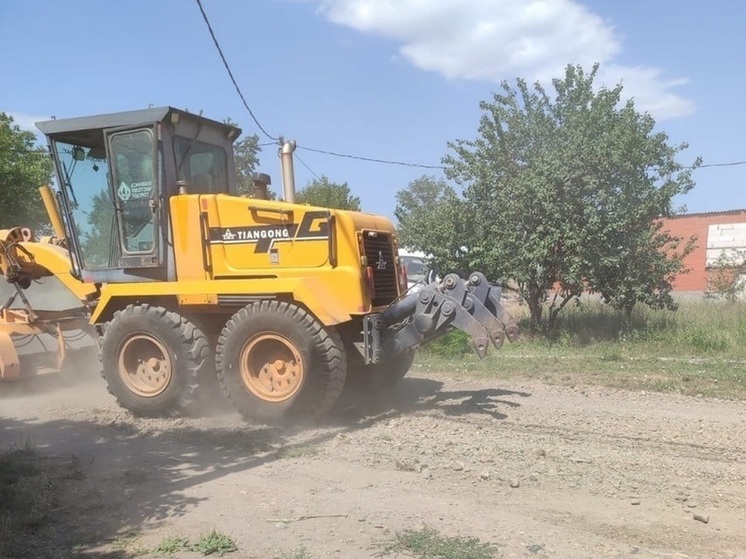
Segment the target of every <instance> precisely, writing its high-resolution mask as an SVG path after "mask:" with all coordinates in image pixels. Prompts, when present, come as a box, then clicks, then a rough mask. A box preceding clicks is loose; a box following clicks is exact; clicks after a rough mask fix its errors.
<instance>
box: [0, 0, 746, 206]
mask: <svg viewBox="0 0 746 559" xmlns="http://www.w3.org/2000/svg"><path fill="white" fill-rule="evenodd" d="M203 6H204V8H205V10H206V12H207V14H208V16H209V18H210V20H211V22H212V25H213V28H214V30H215V32H216V35H217V37H218V40H219V41H220V43H221V45H222V47H223V50H224V52H225V54H226V57H227V59H228V62H229V64H230V65H231V67H232V69H233V72H234V74H235V76H236V79H237V80H238V83H239V85H240V86H241V88H242V90H243V92H244V94H245V96H246V97H247V99H248V101H249V104H250V106H251V108H252V110H253V111H254V113H255V115H256V116H257V118H258V120H259V121H260V123H261V124H262V126H263V127H264V128H265V129H266V130H268V131H269V132H270V134H272V135H284V136H285V137H287V138H294V139H296V140H297V141H298V144H299V145H300V146H301V147H303V146H306V147H311V148H316V149H322V150H329V151H335V152H343V153H348V154H354V155H359V156H363V157H371V158H377V159H386V160H396V161H405V162H412V163H420V164H429V165H439V164H440V160H441V158H442V157H443V155H444V154H446V153H447V145H446V144H447V142H448V141H452V140H455V139H471V138H474V137H475V136H476V133H477V126H478V120H479V116H480V111H479V102H480V101H482V100H489V99H490V97H491V93H492V92H493V91H496V90H497V87H498V84H499V82H500V81H502V80H505V79H507V80H509V81H513V80H514V79H515V78H516V77H518V76H520V77H524V78H526V79H528V80H530V81H534V80H547V79H549V78H551V77H554V76H557V75H561V73H562V70H563V68H564V66H565V65H566V64H567V63H581V64H584V65H587V66H588V67H590V65H591V64H592V63H593V62H595V61H598V62H601V64H602V71H603V76H602V78H603V80H605V81H606V82H607V83H608V85H613V84H615V83H617V82H619V81H621V82H622V83H623V84H624V85H625V92H626V93H628V94H629V95H631V96H632V97H633V98H634V99H635V102H636V103H637V106H638V108H640V109H641V110H647V111H649V112H650V113H651V114H652V115H653V116H654V117H655V118H656V120H657V122H658V127H659V129H661V130H663V131H665V132H667V133H668V134H669V136H670V137H671V140H672V141H673V142H684V141H685V142H688V143H689V145H690V148H689V150H687V151H686V152H684V153H683V154H682V155H681V156H680V160H681V161H682V162H684V163H689V162H691V161H693V160H694V159H695V157H696V156H697V155H701V156H702V157H703V158H704V162H705V164H713V163H729V162H736V161H743V160H746V147H745V146H746V143H745V142H744V139H743V134H744V130H746V110H744V108H743V103H744V97H745V95H744V92H746V72H743V69H742V61H743V60H744V56H745V55H744V54H743V53H746V4H742V3H739V2H733V1H732V0H710V1H709V2H706V3H705V2H702V1H701V0H700V1H693V0H678V1H677V0H657V1H656V2H650V1H647V0H629V1H626V2H609V1H603V0H584V1H579V0H578V1H576V0H545V1H539V0H252V1H250V2H249V1H239V0H203ZM0 46H1V47H2V52H3V56H2V58H0V80H1V81H0V110H2V111H5V112H8V113H11V114H12V115H14V117H15V118H16V120H17V122H18V123H19V124H21V125H22V126H24V127H27V126H32V124H31V123H33V121H34V120H39V119H46V118H48V117H50V116H52V115H54V116H56V117H58V118H64V117H71V116H80V115H86V114H98V113H105V112H116V111H120V110H129V109H138V108H145V107H147V106H148V105H151V104H152V105H155V106H159V105H172V106H175V107H179V108H185V109H189V110H190V111H193V112H198V111H200V110H201V111H203V112H204V114H205V115H206V116H209V117H212V118H215V119H223V118H225V117H228V116H230V117H231V118H233V119H234V120H235V121H237V122H238V123H239V124H240V125H241V127H242V128H243V129H244V132H245V133H254V132H257V133H258V132H259V130H258V129H257V128H256V126H255V124H254V123H253V121H252V120H251V118H250V117H249V115H248V114H247V112H246V111H245V109H244V108H243V106H242V104H241V101H240V99H239V97H238V95H237V94H236V92H235V90H234V89H233V86H232V85H231V83H230V81H229V78H228V76H227V74H226V71H225V69H224V68H223V66H222V63H221V61H220V59H219V57H218V54H217V52H216V50H215V48H214V46H213V44H212V42H211V39H210V36H209V34H208V32H207V29H206V27H205V24H204V22H203V20H202V17H201V15H200V12H199V9H198V7H197V4H196V2H194V1H192V0H159V1H153V0H128V1H127V2H102V1H95V0H88V1H84V0H68V1H66V2H60V1H54V0H47V1H44V0H27V1H25V2H14V1H12V0H0ZM264 140H266V139H265V138H263V141H264ZM297 153H298V155H299V156H300V157H301V159H302V160H303V162H305V163H306V164H307V165H308V167H310V169H311V170H312V171H313V172H314V173H316V174H317V175H322V174H323V175H326V176H328V177H329V178H330V179H331V180H333V181H337V182H347V183H348V184H349V185H350V188H351V189H352V191H353V193H354V194H356V195H358V196H359V197H360V198H361V199H362V204H363V207H364V209H365V210H366V211H370V212H374V213H382V214H385V215H388V216H392V215H393V210H394V205H395V194H396V192H397V191H398V190H400V189H402V188H404V187H406V186H407V185H408V184H409V182H410V181H412V180H414V179H416V178H417V177H419V176H421V175H422V174H433V175H436V176H439V175H440V171H438V170H424V169H421V168H413V167H402V166H392V165H380V164H373V163H367V162H362V161H355V160H351V159H342V158H337V157H330V156H327V155H322V154H317V153H313V152H309V151H304V150H302V149H299V151H298V152H297ZM261 170H262V171H264V172H267V173H269V174H270V175H271V176H272V178H273V180H274V182H275V185H276V187H277V186H278V185H279V183H280V171H279V161H278V159H277V157H276V152H275V148H274V147H273V146H269V147H265V148H264V151H263V153H262V154H261ZM296 173H297V180H298V184H299V186H303V185H305V184H306V183H307V182H308V181H309V180H311V179H312V178H313V174H312V173H311V172H310V171H309V170H308V169H306V168H305V167H304V166H303V164H301V163H299V162H298V163H296ZM695 179H696V182H697V186H696V187H695V189H694V190H693V191H692V192H690V193H689V194H687V195H686V196H685V197H683V198H682V199H680V200H678V203H679V204H684V205H686V207H687V209H688V211H689V212H707V211H719V210H729V209H736V208H746V188H744V182H746V165H742V166H730V167H712V168H703V169H700V170H697V171H696V173H695Z"/></svg>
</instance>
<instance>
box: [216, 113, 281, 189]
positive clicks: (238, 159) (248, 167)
mask: <svg viewBox="0 0 746 559" xmlns="http://www.w3.org/2000/svg"><path fill="white" fill-rule="evenodd" d="M224 122H225V124H230V125H231V126H238V124H237V123H236V122H234V121H233V120H231V119H230V118H226V119H225V120H224ZM260 151H262V148H261V146H260V145H259V136H258V135H256V134H252V135H251V136H244V137H243V138H242V139H240V140H237V141H236V142H235V143H234V144H233V160H234V162H235V166H236V187H237V190H238V193H239V194H252V193H253V192H254V182H253V181H252V177H253V175H254V172H255V171H256V169H257V167H258V165H259V152H260ZM272 194H274V193H272ZM272 197H273V198H274V196H272Z"/></svg>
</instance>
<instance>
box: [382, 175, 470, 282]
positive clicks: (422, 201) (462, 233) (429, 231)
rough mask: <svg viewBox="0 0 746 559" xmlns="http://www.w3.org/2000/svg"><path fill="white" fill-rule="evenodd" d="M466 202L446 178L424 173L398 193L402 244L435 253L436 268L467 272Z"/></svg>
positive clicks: (429, 253) (397, 211) (433, 257)
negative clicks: (464, 213)
mask: <svg viewBox="0 0 746 559" xmlns="http://www.w3.org/2000/svg"><path fill="white" fill-rule="evenodd" d="M464 211H465V202H464V200H463V199H461V198H460V197H459V195H458V194H457V193H456V191H455V190H454V189H453V188H452V187H450V186H449V185H448V184H447V183H446V181H445V180H444V179H442V178H441V179H439V178H435V177H431V176H426V175H425V176H422V177H420V178H418V179H415V180H413V181H412V182H410V183H409V186H408V187H407V188H405V189H404V190H400V191H399V192H397V194H396V209H395V210H394V215H395V216H396V220H397V231H398V233H399V244H400V245H401V246H403V247H406V248H408V249H411V250H420V251H423V252H425V253H427V254H428V255H430V256H431V262H432V265H433V269H436V270H446V271H448V272H456V273H458V274H461V275H466V274H468V273H469V272H470V271H472V270H471V269H470V268H469V264H470V258H473V257H474V254H473V251H469V250H468V249H467V247H466V245H465V239H467V238H468V231H467V230H466V229H467V228H468V227H469V226H470V225H469V221H468V220H467V219H464V215H463V212H464Z"/></svg>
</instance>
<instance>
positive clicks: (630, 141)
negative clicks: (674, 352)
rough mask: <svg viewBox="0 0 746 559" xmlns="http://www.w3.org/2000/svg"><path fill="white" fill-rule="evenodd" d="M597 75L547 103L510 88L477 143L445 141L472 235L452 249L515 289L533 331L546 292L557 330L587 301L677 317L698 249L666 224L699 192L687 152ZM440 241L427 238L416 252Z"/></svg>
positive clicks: (498, 98)
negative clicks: (687, 196)
mask: <svg viewBox="0 0 746 559" xmlns="http://www.w3.org/2000/svg"><path fill="white" fill-rule="evenodd" d="M597 71H598V66H597V65H596V66H594V67H593V69H592V71H591V72H589V73H586V72H585V71H584V70H583V69H582V68H581V67H579V66H573V65H569V66H568V67H567V68H566V71H565V75H564V77H563V78H561V79H555V80H553V82H552V83H553V88H554V92H552V93H551V94H550V93H549V92H547V91H546V90H545V89H544V88H543V87H542V86H541V85H540V84H538V83H536V84H534V85H533V86H529V85H528V84H527V83H526V82H525V81H524V80H521V79H519V80H517V82H516V85H515V87H512V86H511V85H510V84H508V83H507V82H503V84H502V88H501V91H500V92H499V93H496V94H494V96H493V99H492V101H491V102H482V103H481V104H480V107H481V109H482V111H483V116H482V118H481V121H480V125H479V130H478V136H477V138H476V139H474V140H456V141H455V142H452V143H449V147H450V148H451V150H452V153H450V154H448V155H447V156H446V157H445V158H444V163H445V164H446V165H447V169H446V176H447V177H449V178H451V179H453V180H454V181H456V183H457V184H459V185H461V186H462V187H463V188H464V190H463V198H462V199H461V201H460V203H461V206H460V208H461V209H460V210H459V215H460V216H461V217H460V219H461V220H464V221H465V222H466V225H462V226H461V227H457V228H455V229H454V231H453V235H454V237H455V239H458V240H453V241H452V242H451V244H454V243H459V242H460V243H461V244H462V245H463V246H465V247H466V249H467V254H468V263H469V266H470V267H473V268H475V269H480V270H481V271H483V272H484V273H485V274H486V275H487V276H488V278H490V279H491V280H492V281H497V282H500V283H502V284H504V285H507V286H508V287H511V288H513V289H515V290H516V291H517V292H518V293H519V294H520V296H521V297H522V298H523V299H524V300H525V301H526V303H527V304H528V306H529V309H530V311H531V320H532V325H533V326H534V327H538V326H539V325H540V324H541V322H542V314H543V310H544V307H545V305H544V302H545V300H546V299H547V297H548V294H549V293H550V291H552V292H553V295H552V297H551V299H550V303H549V307H548V320H547V325H548V327H549V328H551V327H552V326H553V325H554V322H555V320H556V318H557V315H558V313H559V312H560V311H561V310H562V308H564V306H565V305H567V304H568V302H570V301H571V300H573V299H574V298H575V297H577V296H579V295H580V294H582V293H584V292H595V293H599V294H600V295H601V297H602V298H603V299H604V300H605V301H606V302H607V303H609V304H612V305H614V306H615V307H616V308H619V309H623V310H625V311H626V312H627V313H630V312H631V310H632V308H633V307H634V305H635V304H636V303H637V302H643V303H646V304H648V305H651V306H654V307H658V308H674V307H675V305H674V302H673V300H672V298H671V295H670V291H671V282H672V280H673V278H674V276H675V275H676V274H677V273H680V272H681V271H682V270H683V264H682V256H683V255H684V254H685V253H686V252H687V250H690V249H691V243H687V242H683V243H682V240H681V239H677V238H675V237H672V236H671V235H670V234H669V233H668V232H667V231H664V230H663V229H662V228H661V225H660V223H661V221H660V218H661V217H667V216H670V215H672V214H673V213H674V208H673V202H672V200H673V198H674V197H675V196H677V195H680V194H683V193H685V192H687V191H688V190H689V189H690V188H692V186H693V181H692V179H691V172H692V168H687V167H684V166H682V165H681V164H680V163H678V162H677V161H676V156H677V155H678V154H679V153H680V152H681V151H682V150H684V149H686V147H687V146H686V144H681V145H670V144H669V142H668V137H667V136H666V134H664V133H663V132H658V131H656V130H655V121H654V120H653V119H652V118H651V117H650V115H648V114H645V113H639V112H637V111H636V110H635V107H634V103H633V101H631V100H630V101H628V102H626V103H623V102H622V101H621V93H622V86H621V85H617V86H616V87H614V88H612V89H608V88H604V87H602V88H600V89H596V88H594V83H593V82H594V79H595V77H596V74H597ZM698 164H699V162H697V163H695V166H696V165H698ZM410 190H411V187H410ZM400 200H401V197H400ZM422 210H423V211H425V210H426V208H423V209H422ZM410 214H411V212H410ZM397 215H398V214H397ZM409 228H410V229H412V228H416V225H415V224H412V225H411V226H410V227H409ZM444 243H446V241H444V240H443V239H437V240H435V239H433V240H428V239H427V238H425V239H423V240H422V241H421V242H418V243H417V245H416V246H414V247H413V248H416V249H419V250H424V251H426V252H431V251H433V250H434V249H435V248H437V246H440V245H442V244H444Z"/></svg>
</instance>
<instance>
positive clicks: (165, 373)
mask: <svg viewBox="0 0 746 559" xmlns="http://www.w3.org/2000/svg"><path fill="white" fill-rule="evenodd" d="M37 126H38V128H39V129H40V130H41V131H42V132H43V133H44V134H45V135H46V137H47V140H48V144H49V149H50V153H51V155H52V157H53V159H54V163H55V168H56V176H57V185H58V187H57V191H56V193H55V194H52V193H51V191H50V190H49V189H42V193H43V198H44V200H45V204H46V207H47V211H48V213H49V215H50V219H51V222H52V225H53V227H54V229H55V236H54V237H50V238H44V239H39V240H38V241H37V240H35V239H34V238H33V235H32V234H31V232H29V231H28V230H24V229H17V228H16V229H10V230H6V231H4V232H3V233H2V234H0V272H2V274H3V275H4V276H5V279H6V280H7V281H8V283H9V284H10V285H11V286H12V287H13V290H14V291H13V296H12V300H10V301H8V303H7V304H6V305H5V306H4V307H2V316H0V378H2V379H5V380H8V379H12V378H14V377H16V376H18V375H19V374H21V368H22V366H23V364H22V360H20V359H19V358H18V355H17V354H16V352H15V348H14V345H13V342H14V340H15V338H17V337H18V336H19V335H29V334H31V335H33V334H37V333H41V332H43V333H46V334H47V335H52V336H54V337H56V338H57V340H58V344H57V346H58V347H57V350H56V352H55V356H54V359H53V361H54V363H53V364H52V365H53V366H55V367H59V366H61V364H62V361H63V360H64V357H65V347H66V345H68V344H67V342H66V337H65V332H68V331H72V330H85V328H86V327H87V326H88V325H90V327H91V328H95V333H96V335H97V337H98V340H99V357H100V361H101V371H102V375H103V377H104V379H105V380H106V383H107V385H108V389H109V391H110V392H111V393H112V394H113V395H114V396H115V397H116V399H117V401H118V402H119V404H120V405H121V406H123V407H124V408H126V409H128V410H130V411H131V412H132V413H134V414H137V415H142V416H159V415H172V414H175V413H179V412H183V411H185V410H188V409H189V407H190V406H191V405H192V404H193V402H194V401H195V399H196V397H197V395H198V394H199V391H200V385H201V384H204V383H206V382H209V381H210V380H211V377H213V378H214V377H215V376H217V379H218V381H219V384H220V386H221V388H222V391H223V393H224V394H225V396H226V397H227V398H228V399H229V400H230V401H231V402H233V404H234V405H235V406H236V408H237V409H238V410H239V411H240V412H241V413H242V414H243V415H244V416H245V417H247V418H249V419H251V420H256V421H262V422H287V421H290V420H294V419H299V418H309V417H316V416H319V415H321V414H323V413H325V412H327V411H328V410H329V409H330V408H331V407H332V406H333V404H334V403H335V401H336V400H337V398H338V397H339V395H340V393H341V392H342V389H343V387H344V385H345V382H346V381H347V380H348V379H351V378H353V377H354V378H355V379H356V380H357V381H359V382H361V383H362V385H363V386H366V387H368V388H369V389H370V390H382V389H386V387H390V386H392V385H393V384H394V383H396V382H397V381H398V380H399V379H401V378H402V377H403V376H404V375H405V374H406V373H407V371H408V369H409V367H410V365H411V363H412V360H413V357H414V353H415V350H416V349H417V348H418V347H420V346H421V345H422V344H423V343H426V342H427V341H429V340H432V339H435V338H437V337H439V336H441V335H442V334H444V333H446V332H448V331H449V330H452V329H454V328H455V329H460V330H462V331H464V332H466V333H467V334H468V335H469V336H470V338H471V340H472V342H473V346H474V349H475V351H476V352H477V354H478V355H480V356H482V357H483V356H484V355H485V354H486V351H487V348H488V346H490V345H493V346H495V347H498V348H499V347H500V346H501V344H502V343H503V341H504V339H505V338H507V339H509V340H510V341H513V339H515V337H516V336H517V333H518V331H517V327H516V324H515V321H514V320H513V319H512V318H511V317H510V315H509V314H508V313H507V312H505V310H504V309H503V307H502V306H501V304H500V289H499V288H498V287H495V286H492V285H490V284H489V283H488V282H487V280H486V279H485V277H484V276H483V275H482V274H481V273H478V272H475V273H473V274H471V275H470V276H469V277H468V278H466V279H462V278H460V277H458V276H457V275H455V274H449V275H446V276H445V277H444V278H443V279H442V281H440V282H436V283H430V284H427V285H424V286H422V288H421V289H419V290H418V291H417V292H416V293H408V292H407V277H406V271H405V269H404V267H403V265H402V264H401V262H400V261H399V257H398V245H397V237H396V232H395V230H394V227H393V224H392V223H391V222H390V220H389V219H387V218H385V217H382V216H377V215H371V214H366V213H361V212H352V211H341V210H336V209H329V208H321V207H314V206H308V205H301V204H296V203H294V198H295V192H294V183H293V169H292V157H293V156H292V153H293V150H294V149H295V144H294V143H293V142H286V143H284V144H282V146H281V147H280V150H279V151H280V157H281V160H282V162H283V166H282V176H283V198H284V200H283V201H274V200H269V199H267V196H266V191H267V184H268V183H269V177H268V176H267V175H261V174H260V175H256V177H255V193H254V195H253V196H251V197H249V196H245V195H240V194H239V193H238V192H237V188H236V180H235V176H234V173H235V171H234V161H233V150H232V145H233V142H234V140H235V139H236V138H237V137H238V136H239V135H240V133H241V130H240V129H238V128H236V127H234V126H231V125H229V124H225V123H220V122H217V121H213V120H210V119H207V118H204V117H202V116H198V115H194V114H191V113H189V112H186V111H182V110H178V109H174V108H171V107H162V108H151V109H147V110H139V111H128V112H121V113H115V114H106V115H97V116H90V117H81V118H71V119H57V120H51V121H46V122H40V123H37ZM44 278H54V279H55V280H56V281H59V282H61V284H63V285H64V286H65V287H66V288H67V289H68V290H69V291H70V292H71V293H73V294H74V295H75V298H76V301H79V303H80V304H79V305H77V308H74V309H72V310H71V309H69V308H68V309H64V310H61V311H50V312H45V313H42V312H41V311H36V310H35V309H34V308H33V307H32V306H31V305H30V304H29V302H28V301H27V299H26V298H25V296H24V291H25V290H26V289H27V288H29V287H32V286H34V285H35V284H36V283H37V282H39V281H41V280H43V279H44ZM50 313H51V314H50ZM83 322H84V323H85V324H83Z"/></svg>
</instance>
